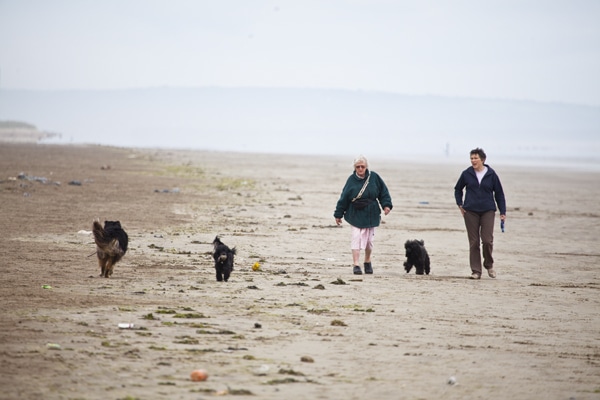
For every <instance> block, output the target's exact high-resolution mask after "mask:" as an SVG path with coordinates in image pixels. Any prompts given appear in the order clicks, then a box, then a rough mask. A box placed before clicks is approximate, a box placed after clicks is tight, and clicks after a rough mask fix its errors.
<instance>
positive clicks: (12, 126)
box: [0, 121, 60, 143]
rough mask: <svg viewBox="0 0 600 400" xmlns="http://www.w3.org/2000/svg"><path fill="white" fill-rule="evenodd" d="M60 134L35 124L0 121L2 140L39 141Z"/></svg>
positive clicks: (0, 137)
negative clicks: (44, 130) (39, 127)
mask: <svg viewBox="0 0 600 400" xmlns="http://www.w3.org/2000/svg"><path fill="white" fill-rule="evenodd" d="M58 136H60V135H58V134H55V133H50V132H43V131H40V130H38V128H37V127H36V126H35V125H31V124H28V123H25V122H20V121H0V142H11V143H37V142H40V141H42V140H44V139H50V138H54V137H58Z"/></svg>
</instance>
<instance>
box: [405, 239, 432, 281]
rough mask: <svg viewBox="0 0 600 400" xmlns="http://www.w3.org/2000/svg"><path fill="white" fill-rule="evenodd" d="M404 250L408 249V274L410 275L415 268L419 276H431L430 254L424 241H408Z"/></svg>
mask: <svg viewBox="0 0 600 400" xmlns="http://www.w3.org/2000/svg"><path fill="white" fill-rule="evenodd" d="M404 248H405V249H406V261H405V262H404V269H405V270H406V273H409V272H410V270H411V269H412V267H413V266H414V267H415V270H416V271H415V272H416V273H417V275H423V272H425V273H426V274H427V275H429V271H430V268H429V254H427V250H426V249H425V242H424V241H423V240H407V241H406V243H404Z"/></svg>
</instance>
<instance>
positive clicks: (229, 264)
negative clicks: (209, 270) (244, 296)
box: [213, 236, 235, 282]
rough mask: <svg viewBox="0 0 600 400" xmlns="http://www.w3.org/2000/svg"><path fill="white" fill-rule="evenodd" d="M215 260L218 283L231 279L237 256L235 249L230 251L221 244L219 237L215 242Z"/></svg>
mask: <svg viewBox="0 0 600 400" xmlns="http://www.w3.org/2000/svg"><path fill="white" fill-rule="evenodd" d="M213 246H214V251H213V258H214V259H215V270H216V272H217V281H218V282H222V281H225V282H227V280H228V279H229V275H231V271H233V257H234V256H235V247H234V248H232V249H230V248H229V247H227V245H225V244H224V243H223V242H221V239H219V236H216V237H215V240H213Z"/></svg>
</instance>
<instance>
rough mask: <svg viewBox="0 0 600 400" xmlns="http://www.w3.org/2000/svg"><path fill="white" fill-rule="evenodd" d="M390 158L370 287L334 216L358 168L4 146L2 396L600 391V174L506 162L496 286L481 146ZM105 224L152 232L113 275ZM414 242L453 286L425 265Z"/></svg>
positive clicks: (551, 394) (339, 160) (530, 395)
mask: <svg viewBox="0 0 600 400" xmlns="http://www.w3.org/2000/svg"><path fill="white" fill-rule="evenodd" d="M486 150H487V149H486ZM366 156H367V157H369V155H368V154H366ZM369 161H370V164H371V168H372V170H374V171H376V172H378V173H379V174H380V175H381V176H382V177H383V179H384V180H385V182H386V183H387V185H388V187H389V189H390V192H391V195H392V199H393V202H394V209H393V210H392V212H391V213H390V214H389V215H388V216H385V217H383V220H382V225H381V226H380V227H379V228H378V229H377V231H376V238H375V249H374V256H373V268H374V271H375V273H374V274H373V275H369V276H367V275H362V276H355V275H353V274H352V269H351V261H352V259H351V255H350V248H349V247H350V228H349V226H348V224H347V223H344V224H343V225H342V226H341V227H338V226H336V225H335V221H334V218H333V210H334V207H335V203H336V201H337V199H338V196H339V194H340V192H341V189H342V186H343V184H344V182H345V180H346V178H347V177H348V175H349V174H350V173H351V172H352V160H351V158H350V159H349V158H346V157H326V156H299V155H272V154H242V153H221V152H203V151H183V150H140V149H125V148H114V147H103V146H75V145H72V146H70V145H40V144H27V143H0V204H1V205H2V206H1V207H2V216H1V217H0V226H1V227H2V233H3V234H2V237H1V238H0V254H1V256H2V264H3V269H2V279H1V280H0V297H1V299H2V302H1V303H0V311H1V312H0V372H1V373H0V387H1V388H2V391H1V395H0V397H1V398H3V399H130V400H132V399H155V398H168V399H207V398H213V397H229V396H236V397H249V398H259V399H512V400H517V399H541V398H543V399H565V400H566V399H577V400H581V399H600V274H599V273H598V267H599V266H600V201H599V200H598V199H599V198H600V172H593V171H580V170H568V169H567V170H565V169H555V168H549V167H546V168H536V167H527V168H525V167H517V166H511V165H498V164H495V163H494V160H493V154H491V152H490V151H488V160H487V161H488V163H489V164H490V165H491V166H492V167H493V168H494V169H495V170H496V172H497V173H498V174H499V176H500V178H501V180H502V183H503V186H504V190H505V193H506V197H507V206H508V212H507V218H508V220H507V223H506V232H504V233H502V232H500V230H499V229H496V232H495V237H494V246H495V247H494V256H495V262H496V265H495V269H496V270H497V273H498V277H497V278H496V279H491V278H488V277H487V276H486V275H484V276H483V277H482V279H481V280H479V281H474V280H469V279H467V278H468V276H469V275H470V269H469V266H468V243H467V236H466V232H465V227H464V223H463V221H462V218H461V217H460V214H459V211H458V209H457V207H456V205H455V203H454V196H453V187H454V184H455V183H456V180H457V178H458V176H459V174H460V172H461V171H462V170H463V169H465V168H466V167H467V166H468V165H469V164H468V154H466V155H465V159H464V164H453V163H447V162H444V161H443V160H440V161H439V162H435V160H428V162H423V163H416V162H411V163H408V162H402V161H398V160H379V159H376V158H372V157H369ZM95 218H98V219H100V220H101V221H104V220H119V221H121V224H122V225H123V228H124V229H125V230H126V231H127V233H128V234H129V238H130V243H129V250H128V252H127V254H126V255H125V257H124V258H123V260H122V261H121V262H120V263H119V264H117V266H116V267H115V272H114V275H113V276H112V277H111V278H110V279H105V278H101V277H100V276H99V273H100V271H99V267H98V264H97V260H96V256H95V244H94V241H93V238H92V236H91V234H90V231H91V227H92V222H93V220H94V219H95ZM497 221H498V223H499V220H498V219H497ZM216 235H219V236H220V237H221V239H222V240H223V241H224V242H225V243H226V244H228V245H230V246H232V247H233V246H235V247H236V249H237V253H238V254H237V258H236V266H235V270H234V272H233V274H232V277H231V279H230V281H229V282H227V283H223V282H216V280H215V276H214V268H213V263H212V258H211V250H212V246H211V243H212V240H213V239H214V237H215V236H216ZM408 239H423V240H424V241H425V245H426V247H427V250H428V252H429V255H430V257H431V270H432V272H431V275H429V276H417V275H415V274H414V272H413V273H412V274H406V272H405V271H404V269H403V266H402V263H403V262H404V260H405V257H404V246H403V245H404V242H405V241H406V240H408ZM255 263H259V264H260V269H259V270H258V271H253V270H252V266H253V264H255ZM122 323H128V324H133V328H132V329H120V328H119V324H122ZM196 369H205V370H206V371H207V372H208V379H207V380H206V381H204V382H193V381H191V379H190V373H191V372H192V371H193V370H196Z"/></svg>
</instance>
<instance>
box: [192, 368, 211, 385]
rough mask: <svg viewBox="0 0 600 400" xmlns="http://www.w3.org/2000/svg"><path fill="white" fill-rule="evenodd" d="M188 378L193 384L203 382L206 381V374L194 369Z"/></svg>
mask: <svg viewBox="0 0 600 400" xmlns="http://www.w3.org/2000/svg"><path fill="white" fill-rule="evenodd" d="M190 378H191V379H192V380H193V381H194V382H201V381H205V380H207V379H208V373H207V372H206V371H205V370H203V369H195V370H193V371H192V373H191V374H190Z"/></svg>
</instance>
